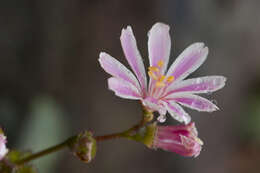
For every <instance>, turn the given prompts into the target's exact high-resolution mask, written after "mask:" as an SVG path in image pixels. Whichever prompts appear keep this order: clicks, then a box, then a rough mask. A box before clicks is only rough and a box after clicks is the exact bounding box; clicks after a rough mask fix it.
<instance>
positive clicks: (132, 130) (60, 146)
mask: <svg viewBox="0 0 260 173" xmlns="http://www.w3.org/2000/svg"><path fill="white" fill-rule="evenodd" d="M152 116H153V115H152V114H151V113H149V112H144V117H143V119H142V120H141V121H140V122H139V123H138V124H136V125H134V126H133V127H131V128H129V129H128V130H126V131H123V132H120V133H113V134H108V135H104V136H96V137H94V138H95V140H96V141H97V142H101V141H105V140H111V139H117V138H127V139H132V140H134V138H133V136H134V135H135V133H136V132H137V131H138V130H139V129H140V128H141V127H143V126H145V125H146V123H148V122H149V121H151V117H152ZM76 139H77V136H72V137H70V138H69V139H67V140H66V141H64V142H62V143H60V144H57V145H55V146H52V147H49V148H47V149H45V150H42V151H40V152H37V153H34V154H31V155H29V156H27V157H25V158H22V159H20V160H18V161H16V162H15V164H16V165H22V164H25V163H27V162H30V161H32V160H35V159H38V158H40V157H43V156H45V155H48V154H51V153H54V152H57V151H60V150H62V149H64V148H66V147H69V146H71V145H72V144H73V143H74V142H75V141H76Z"/></svg>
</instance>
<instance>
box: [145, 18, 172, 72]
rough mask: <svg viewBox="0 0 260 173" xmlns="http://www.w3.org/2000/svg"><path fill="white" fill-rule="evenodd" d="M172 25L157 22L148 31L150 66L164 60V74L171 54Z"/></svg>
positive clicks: (162, 70)
mask: <svg viewBox="0 0 260 173" xmlns="http://www.w3.org/2000/svg"><path fill="white" fill-rule="evenodd" d="M169 30H170V27H169V26H168V25H166V24H163V23H156V24H154V25H153V27H152V28H151V30H150V31H149V32H148V52H149V60H150V66H154V67H156V66H158V63H159V62H160V61H161V62H163V65H162V69H161V73H162V74H164V72H165V70H166V68H167V65H168V62H169V56H170V50H171V38H170V34H169Z"/></svg>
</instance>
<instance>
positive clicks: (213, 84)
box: [166, 76, 226, 95]
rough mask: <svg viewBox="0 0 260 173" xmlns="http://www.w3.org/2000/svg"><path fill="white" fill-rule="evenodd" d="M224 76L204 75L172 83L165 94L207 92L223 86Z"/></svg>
mask: <svg viewBox="0 0 260 173" xmlns="http://www.w3.org/2000/svg"><path fill="white" fill-rule="evenodd" d="M225 82H226V78H225V77H223V76H205V77H199V78H193V79H187V80H183V81H180V82H177V83H172V85H170V86H169V87H168V88H167V91H166V93H167V95H169V94H171V93H177V92H189V93H209V92H214V91H217V90H219V89H221V88H223V87H224V86H225Z"/></svg>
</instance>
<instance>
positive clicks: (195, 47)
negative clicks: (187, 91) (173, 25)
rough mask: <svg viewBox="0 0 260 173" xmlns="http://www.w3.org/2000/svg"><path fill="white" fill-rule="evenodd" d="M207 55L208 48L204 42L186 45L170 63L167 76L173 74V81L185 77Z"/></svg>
mask: <svg viewBox="0 0 260 173" xmlns="http://www.w3.org/2000/svg"><path fill="white" fill-rule="evenodd" d="M207 55H208V48H207V47H204V43H194V44H192V45H190V46H189V47H187V48H186V49H185V50H184V51H183V52H182V53H181V54H180V55H179V56H178V58H177V59H176V60H175V62H174V63H173V64H172V65H171V67H170V68H169V70H168V72H167V76H174V79H175V80H174V81H175V82H176V81H180V80H182V79H184V78H186V77H187V76H188V75H189V74H190V73H192V72H194V71H195V70H197V68H199V67H200V66H201V64H203V62H204V61H205V60H206V58H207Z"/></svg>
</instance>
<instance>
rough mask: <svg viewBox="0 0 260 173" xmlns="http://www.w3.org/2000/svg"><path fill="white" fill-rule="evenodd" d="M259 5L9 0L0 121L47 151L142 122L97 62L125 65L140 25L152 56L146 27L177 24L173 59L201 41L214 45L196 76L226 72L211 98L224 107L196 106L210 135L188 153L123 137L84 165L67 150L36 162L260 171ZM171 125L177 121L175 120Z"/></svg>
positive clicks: (2, 16) (105, 168) (1, 20)
mask: <svg viewBox="0 0 260 173" xmlns="http://www.w3.org/2000/svg"><path fill="white" fill-rule="evenodd" d="M259 8H260V1H258V0H250V1H245V0H212V1H208V0H196V1H189V0H165V1H164V0H162V1H156V0H149V1H146V0H144V1H137V0H130V1H124V0H109V1H108V0H107V1H106V0H85V1H82V0H74V1H71V0H45V1H41V0H24V1H20V0H8V1H1V2H0V53H1V58H0V124H1V126H2V127H3V129H4V131H5V133H6V134H7V136H8V147H9V148H17V149H20V150H25V151H26V150H27V151H28V150H31V151H38V150H40V149H43V148H45V147H48V146H50V145H53V144H56V143H58V142H61V141H63V140H65V139H66V138H67V137H69V136H71V135H74V134H76V133H78V132H80V131H81V130H84V129H88V130H92V131H93V132H94V133H95V134H96V135H103V134H107V133H113V132H118V131H122V130H124V129H126V128H128V127H130V126H131V125H133V124H135V123H137V122H138V121H139V120H140V118H141V109H140V105H139V103H138V102H136V101H131V100H125V99H121V98H119V97H116V96H114V94H113V92H111V91H109V90H108V89H107V81H106V79H107V78H108V76H109V75H107V74H106V73H105V72H104V71H103V69H101V67H100V66H99V64H98V60H97V59H98V55H99V52H100V51H106V52H108V53H110V54H111V55H113V56H114V57H116V58H117V59H119V60H120V61H121V62H123V63H124V64H126V60H125V59H124V56H123V52H122V49H121V45H120V41H119V37H120V33H121V29H122V28H123V27H125V26H127V25H131V26H132V27H133V30H134V33H135V36H136V38H137V44H138V47H139V50H140V52H141V54H142V56H143V58H144V59H145V64H146V66H147V65H148V59H147V31H148V30H149V29H150V28H151V26H152V25H153V24H154V23H156V22H158V21H160V22H164V23H167V24H169V25H170V27H171V30H170V32H171V38H172V51H171V57H172V58H171V61H173V60H174V59H175V57H176V56H177V55H178V54H180V53H181V52H182V50H183V49H184V48H186V47H187V46H188V45H190V44H191V43H193V42H198V41H202V42H205V43H206V45H207V46H208V47H209V49H210V53H209V56H208V59H207V61H206V62H205V63H204V64H203V65H202V66H201V68H199V70H197V71H196V72H195V73H193V74H192V75H191V77H195V76H204V75H224V76H226V77H227V78H228V81H227V84H226V87H225V88H224V89H222V90H220V91H218V92H216V93H214V94H212V95H208V96H207V97H208V98H209V99H211V100H213V99H214V100H217V105H218V106H219V107H220V109H221V110H220V111H217V112H214V113H211V114H209V113H200V112H196V111H189V110H188V112H189V113H191V114H192V118H193V120H194V121H195V122H196V125H197V128H198V130H199V133H200V134H199V136H200V138H201V139H202V140H203V141H204V143H205V144H204V147H203V150H202V152H201V154H200V156H199V157H198V158H196V159H194V158H184V157H181V156H179V155H177V154H174V153H169V152H164V151H161V150H158V151H152V150H149V149H147V148H145V146H143V145H142V144H139V143H135V142H132V141H127V140H124V139H119V140H116V141H107V142H104V143H101V144H100V145H99V146H98V152H97V157H96V158H95V160H94V161H93V162H92V163H91V164H84V163H82V162H80V161H78V160H77V159H76V158H74V157H73V156H72V155H71V154H69V153H68V152H64V151H61V152H59V153H57V154H54V155H51V156H47V157H45V158H44V159H40V160H37V161H35V162H34V163H35V165H36V167H37V169H38V170H39V171H40V172H48V173H54V172H63V173H71V172H72V171H73V172H75V173H81V172H88V173H90V172H108V173H109V172H113V173H114V172H119V173H120V172H124V173H132V172H135V173H139V172H140V173H141V172H150V173H157V172H164V173H170V172H175V173H186V172H193V173H208V172H210V173H219V172H222V173H227V172H228V173H244V172H246V173H259V172H260V164H259V163H260V157H259V154H260V49H259V48H258V46H259V45H260V44H259V43H260V41H259V40H260V18H259V16H260V15H259ZM168 120H169V121H168V123H169V124H174V123H175V121H174V120H172V119H171V118H169V119H168Z"/></svg>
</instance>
